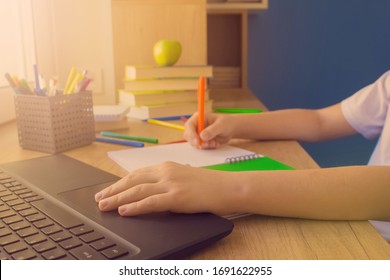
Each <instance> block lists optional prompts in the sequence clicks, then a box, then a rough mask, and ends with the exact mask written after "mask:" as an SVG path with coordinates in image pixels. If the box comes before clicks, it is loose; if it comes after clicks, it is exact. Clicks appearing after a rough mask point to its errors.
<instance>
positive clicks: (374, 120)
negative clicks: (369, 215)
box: [341, 71, 390, 242]
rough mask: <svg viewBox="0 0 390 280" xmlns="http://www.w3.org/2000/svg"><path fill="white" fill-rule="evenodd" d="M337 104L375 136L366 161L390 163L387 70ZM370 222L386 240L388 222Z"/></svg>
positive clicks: (389, 81)
mask: <svg viewBox="0 0 390 280" xmlns="http://www.w3.org/2000/svg"><path fill="white" fill-rule="evenodd" d="M341 108H342V111H343V114H344V117H345V118H346V120H347V121H348V122H349V124H350V125H351V126H352V127H353V128H354V129H355V130H356V131H357V132H358V133H360V134H361V135H363V136H364V137H365V138H368V139H375V138H378V142H377V144H376V146H375V149H374V152H373V153H372V155H371V158H370V160H369V162H368V165H390V71H388V72H386V73H385V74H383V75H382V76H381V77H380V78H379V79H378V80H376V81H375V82H374V83H372V84H371V85H368V86H366V87H365V88H363V89H361V90H359V91H358V92H356V93H355V94H353V95H352V96H350V97H348V98H346V99H345V100H343V101H342V102H341ZM389 187H390V182H389ZM370 222H371V223H372V224H373V225H374V226H375V228H376V229H377V230H378V231H379V232H380V233H381V234H382V236H383V237H384V238H386V240H387V241H389V242H390V222H380V221H370Z"/></svg>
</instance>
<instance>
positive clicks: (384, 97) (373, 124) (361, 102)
mask: <svg viewBox="0 0 390 280" xmlns="http://www.w3.org/2000/svg"><path fill="white" fill-rule="evenodd" d="M389 102H390V71H388V72H386V73H385V74H383V75H382V76H381V77H380V78H379V79H378V80H376V81H375V82H374V83H372V84H371V85H368V86H366V87H365V88H363V89H361V90H359V91H358V92H356V93H355V94H353V95H352V96H350V97H348V98H346V99H345V100H343V101H342V102H341V109H342V112H343V114H344V117H345V118H346V119H347V121H348V122H349V124H350V125H351V126H352V127H353V128H354V129H355V130H356V131H357V132H358V133H360V134H362V135H363V136H364V137H366V138H368V139H373V138H376V137H378V136H379V135H380V134H381V132H382V129H383V125H384V122H385V120H386V115H387V111H388V107H389ZM389 121H390V120H389Z"/></svg>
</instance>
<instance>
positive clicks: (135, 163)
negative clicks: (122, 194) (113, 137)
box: [108, 143, 252, 172]
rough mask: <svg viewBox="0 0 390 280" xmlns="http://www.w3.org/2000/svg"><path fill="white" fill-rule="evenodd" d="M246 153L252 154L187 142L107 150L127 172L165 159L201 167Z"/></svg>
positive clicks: (245, 152) (227, 147)
mask: <svg viewBox="0 0 390 280" xmlns="http://www.w3.org/2000/svg"><path fill="white" fill-rule="evenodd" d="M248 154H252V152H250V151H248V150H244V149H240V148H236V147H233V146H223V147H221V148H219V149H209V150H200V149H197V148H195V147H193V146H191V145H190V144H189V143H175V144H166V145H158V146H150V147H145V148H133V149H128V150H121V151H113V152H108V156H109V157H110V158H111V159H112V160H114V161H115V162H116V163H117V164H119V165H120V166H121V167H122V168H124V169H125V170H127V171H129V172H130V171H133V170H135V169H138V168H141V167H146V166H150V165H155V164H157V163H161V162H165V161H173V162H177V163H181V164H188V165H191V166H194V167H201V166H207V165H213V164H219V163H223V162H225V160H226V158H228V157H239V156H245V155H248Z"/></svg>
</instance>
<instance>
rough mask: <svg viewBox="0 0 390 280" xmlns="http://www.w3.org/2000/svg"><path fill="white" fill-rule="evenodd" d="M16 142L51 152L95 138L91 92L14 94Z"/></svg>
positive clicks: (71, 147) (65, 149)
mask: <svg viewBox="0 0 390 280" xmlns="http://www.w3.org/2000/svg"><path fill="white" fill-rule="evenodd" d="M15 109H16V122H17V127H18V136H19V145H20V146H21V147H22V148H25V149H31V150H36V151H41V152H46V153H50V154H56V153H60V152H64V151H67V150H70V149H73V148H77V147H80V146H84V145H88V144H90V143H92V142H93V141H94V140H95V129H94V124H95V123H94V116H93V102H92V92H90V91H86V92H80V93H75V94H69V95H62V94H61V95H57V96H33V95H20V94H18V95H15Z"/></svg>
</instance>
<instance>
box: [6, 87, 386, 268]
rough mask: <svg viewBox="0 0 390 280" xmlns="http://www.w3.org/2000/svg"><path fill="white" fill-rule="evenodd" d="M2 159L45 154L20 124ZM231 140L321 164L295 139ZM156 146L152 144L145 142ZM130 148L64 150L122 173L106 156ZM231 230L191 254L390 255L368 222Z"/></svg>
mask: <svg viewBox="0 0 390 280" xmlns="http://www.w3.org/2000/svg"><path fill="white" fill-rule="evenodd" d="M210 96H211V98H212V99H213V100H214V107H251V108H253V107H256V108H262V109H264V106H263V104H262V103H261V102H260V101H259V100H258V99H256V98H255V97H254V96H253V95H252V94H250V93H243V92H237V91H232V92H229V91H223V92H222V91H213V92H211V94H210ZM128 125H129V128H128V129H124V130H120V131H119V132H125V133H129V134H133V135H142V136H146V137H147V136H149V137H157V138H159V140H160V143H164V142H169V141H175V140H179V139H182V132H181V131H179V130H175V129H171V128H166V127H161V126H156V125H151V124H147V123H145V122H142V121H136V120H132V121H128ZM0 135H1V136H0V147H1V149H0V163H4V162H9V161H16V160H23V159H28V158H34V157H39V156H44V155H47V154H45V153H42V152H37V151H31V150H26V149H22V148H20V147H19V144H18V137H17V129H16V123H15V122H10V123H6V124H3V125H0ZM231 144H232V145H234V146H237V147H241V148H244V149H247V150H250V151H253V152H257V153H260V154H263V155H267V156H270V157H272V158H274V159H276V160H279V161H282V162H284V163H286V164H288V165H291V166H293V167H295V168H297V169H309V168H319V167H318V165H317V164H316V163H315V161H314V160H313V159H312V158H311V157H310V155H308V154H307V153H306V152H305V150H304V149H303V148H302V147H301V146H300V145H299V144H298V143H297V142H296V141H247V140H233V141H232V142H231ZM147 145H153V144H147ZM122 149H129V147H125V146H119V145H113V144H107V143H98V142H94V143H92V144H91V145H88V146H85V147H80V148H77V149H74V150H71V151H67V152H65V153H64V154H66V155H68V156H70V157H73V158H76V159H78V160H80V161H83V162H85V163H87V164H90V165H93V166H96V167H98V168H100V169H103V170H105V171H108V172H111V173H113V174H115V175H118V176H124V175H125V174H126V172H125V171H124V170H123V169H121V168H120V167H119V166H118V165H117V164H116V163H114V162H113V161H112V160H110V159H109V158H108V157H107V152H108V151H114V150H122ZM234 225H235V227H234V230H233V232H232V234H230V235H229V236H227V237H226V238H224V239H223V240H220V241H218V242H216V243H214V244H212V245H211V246H209V247H207V248H205V249H203V250H201V251H199V252H197V253H195V254H193V255H192V256H191V258H192V259H224V260H228V259H300V260H302V259H390V245H389V244H388V243H387V242H386V241H385V240H384V239H383V238H382V237H381V236H380V235H379V234H378V233H377V231H376V230H375V229H374V228H373V227H372V226H371V225H370V224H369V223H368V222H367V221H317V220H305V219H291V218H280V217H268V216H260V215H251V216H248V217H244V218H239V219H236V220H234Z"/></svg>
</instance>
